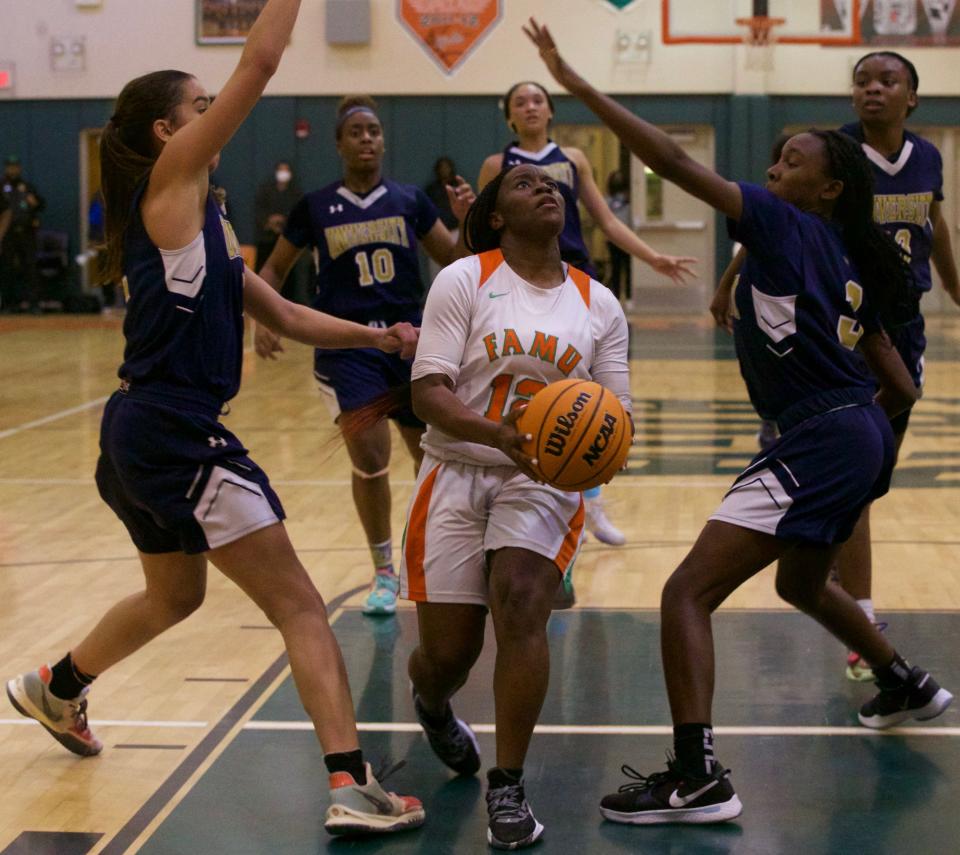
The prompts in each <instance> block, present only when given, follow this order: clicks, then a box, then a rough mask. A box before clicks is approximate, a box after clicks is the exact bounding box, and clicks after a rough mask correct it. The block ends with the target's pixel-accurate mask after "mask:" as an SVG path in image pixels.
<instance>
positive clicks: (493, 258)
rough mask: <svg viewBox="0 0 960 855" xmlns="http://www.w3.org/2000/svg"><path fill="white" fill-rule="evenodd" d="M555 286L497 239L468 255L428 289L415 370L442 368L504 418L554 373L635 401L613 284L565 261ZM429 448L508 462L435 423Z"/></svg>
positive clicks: (470, 403)
mask: <svg viewBox="0 0 960 855" xmlns="http://www.w3.org/2000/svg"><path fill="white" fill-rule="evenodd" d="M566 270H567V278H566V280H565V281H564V282H563V283H562V284H561V285H559V286H557V287H555V288H538V287H536V286H534V285H531V284H530V283H529V282H527V281H525V280H524V279H522V278H520V276H518V275H517V274H516V273H514V271H513V270H512V269H511V268H510V265H508V264H507V263H506V262H505V261H504V258H503V254H502V253H501V252H500V250H499V249H496V250H490V251H489V252H485V253H482V254H480V255H474V256H470V257H469V258H461V259H460V260H458V261H455V262H454V263H453V264H451V265H450V266H449V267H447V268H445V269H444V270H442V271H441V272H440V274H439V276H437V278H436V280H435V281H434V283H433V287H432V288H431V289H430V294H429V296H428V297H427V304H426V308H425V309H424V316H423V327H422V329H421V332H420V342H419V344H418V346H417V358H416V361H415V362H414V365H413V374H412V378H413V380H418V379H420V378H422V377H427V376H429V375H430V374H443V375H445V376H446V377H449V378H450V379H451V380H452V381H453V383H454V389H455V393H456V396H457V397H458V398H459V399H460V400H461V401H462V402H463V403H464V404H465V405H466V406H467V407H469V408H470V409H471V410H473V411H474V412H476V413H480V414H482V415H484V416H486V417H487V418H489V419H491V420H493V421H497V422H499V421H500V420H501V419H502V418H503V416H504V414H505V413H507V412H509V411H510V410H511V409H512V408H513V407H516V406H518V405H520V404H522V403H524V402H525V401H527V400H529V399H530V398H531V397H532V396H533V395H534V394H536V393H537V392H538V391H539V390H540V389H542V388H543V387H544V386H546V385H547V384H548V383H553V382H554V381H555V380H563V379H566V378H576V379H585V380H590V379H592V380H596V381H597V382H598V383H600V384H601V385H603V386H605V387H607V388H608V389H610V390H611V391H613V392H614V393H615V394H616V395H617V397H618V398H619V399H620V400H621V401H622V402H623V404H624V406H625V407H626V408H627V409H628V410H629V409H630V408H631V407H630V381H629V373H628V365H627V321H626V318H625V317H624V316H623V310H622V309H621V308H620V303H619V302H618V301H617V299H616V297H614V296H613V294H612V293H611V292H610V290H609V289H608V288H606V287H605V286H604V285H602V284H600V283H599V282H596V281H594V280H593V279H591V278H590V277H589V276H587V274H586V273H583V272H582V271H580V270H578V269H576V268H574V267H567V268H566ZM422 445H423V447H424V449H425V450H426V451H427V452H428V453H429V454H431V455H433V456H434V457H436V458H439V459H441V460H458V461H463V462H466V463H473V464H479V465H487V466H503V465H509V464H510V460H509V458H507V456H506V455H505V454H503V452H501V451H498V450H497V449H495V448H490V447H488V446H485V445H479V444H477V443H472V442H464V441H462V440H458V439H453V438H452V437H450V436H447V435H446V434H444V433H443V432H441V431H440V430H438V429H437V428H436V427H434V426H433V425H429V426H428V427H427V431H426V434H425V435H424V439H423V443H422Z"/></svg>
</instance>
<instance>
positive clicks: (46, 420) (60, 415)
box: [0, 395, 110, 439]
mask: <svg viewBox="0 0 960 855" xmlns="http://www.w3.org/2000/svg"><path fill="white" fill-rule="evenodd" d="M109 399H110V395H104V396H103V397H100V398H94V399H93V400H92V401H87V402H86V403H85V404H78V405H77V406H75V407H69V408H68V409H66V410H59V411H58V412H56V413H51V414H50V415H49V416H44V417H43V418H41V419H34V420H33V421H32V422H24V423H23V424H22V425H17V426H16V427H12V428H7V429H6V430H0V439H6V438H7V437H8V436H15V435H16V434H18V433H23V431H25V430H30V429H31V428H35V427H42V426H43V425H48V424H50V423H51V422H56V421H59V420H60V419H65V418H67V416H73V415H76V414H77V413H82V412H85V411H86V410H92V409H93V408H94V407H99V406H100V405H101V404H105V403H106V402H107V401H108V400H109Z"/></svg>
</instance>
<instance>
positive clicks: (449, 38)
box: [397, 0, 503, 74]
mask: <svg viewBox="0 0 960 855" xmlns="http://www.w3.org/2000/svg"><path fill="white" fill-rule="evenodd" d="M502 14H503V0H397V17H398V18H399V19H400V23H401V24H403V26H404V28H405V29H406V30H407V32H409V33H410V35H411V36H413V38H414V39H415V40H416V41H417V43H418V44H419V45H420V46H421V47H422V48H423V50H424V51H425V52H426V54H427V56H429V57H430V58H431V59H432V60H433V61H434V62H435V63H436V64H437V65H439V66H440V68H441V69H442V71H443V72H444V74H453V73H454V72H455V71H456V70H457V68H458V67H459V66H460V64H461V63H462V62H463V61H464V60H465V59H466V58H467V57H468V56H469V55H470V53H471V52H472V51H473V49H474V48H476V47H477V45H479V44H480V42H481V41H483V39H484V38H485V37H486V36H487V35H488V34H489V33H490V32H491V31H492V30H493V28H494V27H495V26H496V25H497V23H498V22H499V21H500V17H501V15H502Z"/></svg>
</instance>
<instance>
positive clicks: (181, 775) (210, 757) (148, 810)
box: [91, 584, 367, 855]
mask: <svg viewBox="0 0 960 855" xmlns="http://www.w3.org/2000/svg"><path fill="white" fill-rule="evenodd" d="M366 589H367V585H366V584H363V585H358V586H357V587H356V588H352V589H351V590H349V591H344V592H343V593H342V594H339V595H338V596H337V597H335V598H334V599H333V600H331V601H330V602H328V603H327V614H328V616H329V618H328V619H329V620H330V623H333V622H334V621H335V620H336V618H337V615H338V614H339V612H340V609H341V607H342V605H343V604H344V603H345V602H346V601H347V600H348V599H350V597H353V596H355V595H356V594H359V593H360V592H361V591H365V590H366ZM288 668H289V664H288V661H287V654H286V651H284V652H283V653H281V654H280V656H278V657H277V659H276V660H275V661H274V662H273V663H272V664H271V665H270V666H269V667H268V668H267V669H266V671H264V672H263V674H261V675H260V677H258V678H257V680H256V682H254V684H253V685H252V686H250V688H249V689H247V691H246V692H244V694H243V695H242V696H241V698H240V699H239V700H238V701H237V702H236V703H235V704H234V705H233V706H232V707H231V708H230V709H229V710H227V712H226V713H225V714H224V716H223V717H222V718H221V719H220V721H218V722H217V723H216V724H215V725H214V726H213V728H212V729H211V731H210V732H209V733H208V734H207V735H206V736H205V737H204V738H203V739H202V740H201V741H200V743H199V744H198V745H197V746H196V747H195V748H194V749H193V750H192V751H191V752H190V753H189V754H188V755H187V756H186V757H185V758H184V759H183V761H182V762H181V763H180V765H179V766H177V768H176V769H174V770H173V772H171V773H170V775H169V776H168V777H167V779H166V780H165V781H164V782H163V783H162V784H161V785H160V786H159V787H158V788H157V790H156V791H155V792H154V794H153V795H152V796H150V798H149V799H147V801H146V802H145V803H144V805H143V806H142V807H141V808H140V809H139V810H138V811H137V812H136V813H135V814H134V815H133V816H132V817H130V819H128V820H127V822H126V823H125V824H124V825H123V826H122V827H121V828H120V830H119V831H117V832H116V833H115V834H113V836H112V837H110V838H109V839H108V840H107V841H106V842H105V843H104V844H103V845H102V846H98V847H96V848H95V849H94V850H92V851H91V855H93V853H97V855H123V853H125V852H128V851H130V850H131V849H132V847H133V846H134V844H136V843H137V842H138V841H140V842H141V843H142V842H145V841H146V839H149V836H150V834H152V833H153V831H154V830H155V829H156V827H157V826H158V825H159V824H160V822H162V821H163V820H164V819H165V818H166V816H167V815H168V814H169V813H170V811H172V810H173V809H174V808H175V807H176V805H177V804H178V803H179V802H180V801H181V800H182V799H183V798H184V797H185V796H186V794H187V792H189V788H190V787H191V786H192V785H193V784H194V783H196V781H197V780H198V779H199V778H200V776H201V775H202V774H203V773H204V772H205V771H206V769H207V768H208V767H209V764H210V763H212V762H213V761H214V760H215V759H216V758H217V757H218V756H219V755H220V754H221V753H222V752H223V751H224V750H225V749H226V748H227V746H228V745H229V743H230V742H231V741H232V739H233V737H234V736H236V734H238V733H240V731H241V730H242V727H238V725H239V723H240V721H241V720H242V719H243V717H244V716H245V715H248V714H250V713H252V712H254V711H255V710H256V709H257V708H259V706H261V705H262V704H263V703H265V702H266V700H267V698H268V697H269V696H270V694H269V693H271V691H272V690H274V689H275V688H276V686H278V685H279V684H280V682H281V681H282V680H283V679H285V678H286V672H287V669H288ZM141 838H142V839H143V840H142V841H141Z"/></svg>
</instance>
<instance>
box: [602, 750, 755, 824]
mask: <svg viewBox="0 0 960 855" xmlns="http://www.w3.org/2000/svg"><path fill="white" fill-rule="evenodd" d="M620 768H621V771H622V772H623V774H624V775H626V776H627V777H628V778H632V779H633V780H632V781H630V782H629V783H626V784H624V785H623V786H622V787H620V789H619V790H617V792H615V793H612V794H611V795H609V796H604V797H603V799H602V801H601V802H600V813H601V814H602V815H603V816H604V818H606V819H609V820H612V821H613V822H623V823H628V824H631V825H654V824H657V823H662V822H683V823H697V824H702V823H708V822H726V821H727V820H729V819H735V818H736V817H738V816H740V812H741V811H742V810H743V805H742V804H740V799H739V798H737V794H736V792H734V789H733V784H731V783H730V770H729V769H724V768H723V767H722V766H721V765H720V764H717V766H716V768H715V770H714V773H713V774H712V775H704V776H702V777H692V776H689V775H686V774H684V773H683V772H682V771H681V770H680V767H679V766H678V765H677V762H676V760H674V759H672V758H671V757H670V756H669V755H668V757H667V771H666V772H655V773H654V774H652V775H641V774H640V773H639V772H637V771H636V770H635V769H633V768H631V767H630V766H627V765H626V764H624V765H623V766H621V767H620Z"/></svg>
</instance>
